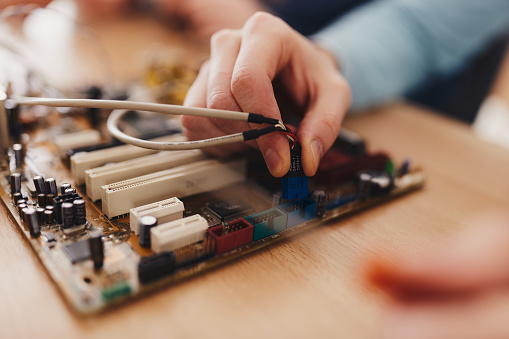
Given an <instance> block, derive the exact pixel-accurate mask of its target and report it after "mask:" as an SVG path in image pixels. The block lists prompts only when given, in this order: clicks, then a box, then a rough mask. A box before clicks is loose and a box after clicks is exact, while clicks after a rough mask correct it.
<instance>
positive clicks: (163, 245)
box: [150, 214, 209, 253]
mask: <svg viewBox="0 0 509 339" xmlns="http://www.w3.org/2000/svg"><path fill="white" fill-rule="evenodd" d="M208 226H209V225H208V223H207V220H205V219H204V218H203V217H202V216H201V215H199V214H195V215H192V216H190V217H187V218H183V219H180V220H175V221H171V222H169V223H166V224H162V225H158V226H156V227H152V228H151V229H150V242H151V246H152V250H153V251H154V252H156V253H160V252H163V251H173V250H176V249H177V248H181V247H184V246H187V245H190V244H194V243H196V242H198V241H201V240H203V239H205V234H206V231H207V228H208Z"/></svg>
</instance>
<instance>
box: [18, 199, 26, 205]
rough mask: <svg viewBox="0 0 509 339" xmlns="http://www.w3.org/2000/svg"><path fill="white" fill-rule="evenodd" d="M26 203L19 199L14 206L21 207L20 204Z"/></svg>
mask: <svg viewBox="0 0 509 339" xmlns="http://www.w3.org/2000/svg"><path fill="white" fill-rule="evenodd" d="M26 203H27V201H26V199H19V200H18V201H17V202H16V205H18V206H19V205H21V204H26Z"/></svg>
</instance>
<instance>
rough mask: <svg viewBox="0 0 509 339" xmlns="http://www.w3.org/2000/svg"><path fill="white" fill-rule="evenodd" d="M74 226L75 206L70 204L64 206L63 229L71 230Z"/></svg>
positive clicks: (66, 203)
mask: <svg viewBox="0 0 509 339" xmlns="http://www.w3.org/2000/svg"><path fill="white" fill-rule="evenodd" d="M73 226H74V206H73V204H72V203H70V202H64V203H63V204H62V227H63V228H71V227H73Z"/></svg>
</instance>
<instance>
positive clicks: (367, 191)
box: [357, 172, 372, 200]
mask: <svg viewBox="0 0 509 339" xmlns="http://www.w3.org/2000/svg"><path fill="white" fill-rule="evenodd" d="M371 179H372V176H371V174H370V173H367V172H363V173H360V174H359V176H358V183H357V197H358V198H359V199H362V200H364V199H367V198H369V197H370V195H371Z"/></svg>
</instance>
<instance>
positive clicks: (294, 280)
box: [0, 33, 509, 338]
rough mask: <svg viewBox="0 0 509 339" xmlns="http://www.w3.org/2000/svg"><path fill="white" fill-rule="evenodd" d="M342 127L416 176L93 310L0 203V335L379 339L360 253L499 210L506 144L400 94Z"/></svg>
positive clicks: (432, 234)
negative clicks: (285, 234)
mask: <svg viewBox="0 0 509 339" xmlns="http://www.w3.org/2000/svg"><path fill="white" fill-rule="evenodd" d="M119 34H120V33H119ZM139 41H141V40H139ZM140 44H141V43H140ZM345 125H346V126H347V127H349V128H350V129H352V130H354V131H356V132H358V133H360V134H361V135H362V136H364V137H365V138H366V140H367V141H368V143H369V146H370V147H369V148H370V150H373V151H375V150H385V151H388V152H389V153H390V154H391V155H392V156H393V157H394V159H395V160H397V161H403V160H404V159H410V160H411V162H412V163H413V164H417V165H419V166H421V167H422V168H423V169H424V171H425V173H426V177H427V184H426V186H425V187H424V188H423V189H422V190H420V191H418V192H416V193H413V194H410V195H408V196H405V197H403V198H400V199H397V200H394V201H392V202H390V203H387V204H385V205H383V206H379V207H376V208H374V209H371V210H369V211H366V212H363V213H361V214H358V215H355V216H352V217H350V218H347V219H344V220H340V221H338V222H335V223H331V224H329V225H326V226H323V227H319V228H317V229H314V230H311V231H309V232H307V233H305V234H302V235H300V236H298V237H296V238H293V239H291V240H288V241H285V242H283V243H281V244H279V245H276V246H274V247H271V248H270V249H266V250H262V251H260V252H258V253H255V254H253V255H251V256H249V257H247V258H245V259H242V260H239V261H237V262H235V263H233V264H230V265H227V266H224V267H222V268H220V269H217V270H214V271H212V272H209V273H206V274H203V275H201V276H199V277H197V278H194V279H191V280H189V281H186V282H184V283H181V284H178V285H176V286H173V287H169V288H166V289H163V290H161V291H159V292H157V293H153V294H151V295H150V296H148V297H145V298H142V299H140V300H137V301H134V302H131V303H128V304H125V305H122V306H120V307H118V308H116V309H114V310H111V311H108V312H106V313H103V314H100V315H97V316H92V317H85V318H82V317H79V316H77V315H75V314H74V313H73V312H72V311H71V310H70V308H69V307H67V305H66V304H65V302H64V300H63V298H62V297H61V296H60V294H59V292H58V290H57V288H56V287H55V286H54V285H53V284H52V282H51V280H50V278H49V276H48V275H47V274H46V272H45V270H44V268H43V267H42V265H41V264H40V262H39V261H38V259H37V257H36V256H35V254H34V253H33V252H32V250H31V249H30V247H29V245H28V244H27V242H26V241H25V240H24V239H23V237H22V236H21V234H20V233H19V232H18V231H17V228H16V227H15V226H14V223H13V220H12V219H11V218H10V216H9V215H8V214H7V211H6V209H5V207H4V206H3V205H1V206H0V338H90V337H94V338H96V337H97V338H172V337H175V338H187V337H192V338H196V337H217V338H231V337H241V338H247V337H249V338H261V337H288V338H310V337H313V338H321V337H335V338H377V334H378V330H379V327H380V322H381V319H382V317H383V307H382V306H383V299H382V298H381V297H380V296H379V295H378V294H377V293H376V291H374V290H372V289H371V288H370V287H369V286H367V285H366V284H365V281H364V279H363V276H362V269H363V267H364V266H363V263H364V262H365V261H366V260H370V259H373V258H375V257H376V255H377V253H379V252H382V251H383V252H390V253H394V254H402V253H403V254H404V253H412V252H415V251H433V250H434V249H436V248H437V247H438V246H442V245H443V243H442V240H443V239H446V238H447V236H448V235H450V234H451V233H453V232H461V230H462V223H463V222H465V221H467V220H469V219H471V218H472V217H474V216H475V215H477V214H479V213H481V212H483V211H486V210H489V209H491V208H499V209H504V208H505V209H507V206H508V202H509V180H507V173H508V168H509V151H508V150H506V149H502V148H500V147H498V146H494V145H490V144H487V143H485V142H483V141H480V140H478V139H477V138H476V137H475V136H474V134H473V132H472V131H471V130H470V128H469V127H468V126H467V125H464V124H462V123H459V122H456V121H453V120H450V119H448V118H445V117H443V116H440V115H438V114H435V113H432V112H430V111H427V110H425V109H421V108H417V107H413V106H411V105H407V104H393V105H390V106H387V107H383V108H380V109H377V110H373V111H371V112H367V113H364V114H358V115H354V116H350V117H349V118H348V119H347V120H346V121H345Z"/></svg>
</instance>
